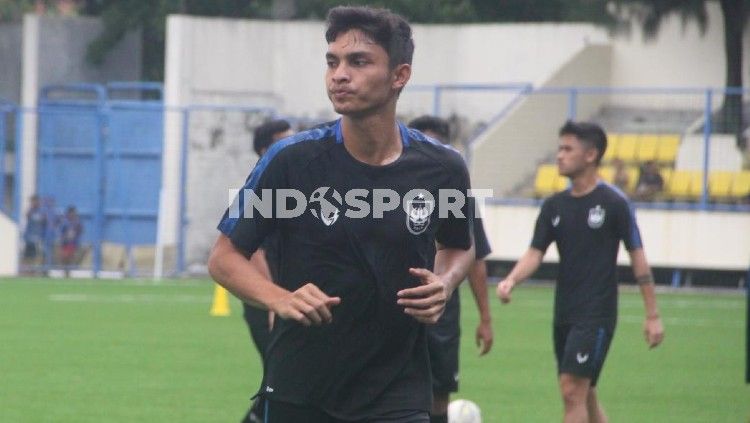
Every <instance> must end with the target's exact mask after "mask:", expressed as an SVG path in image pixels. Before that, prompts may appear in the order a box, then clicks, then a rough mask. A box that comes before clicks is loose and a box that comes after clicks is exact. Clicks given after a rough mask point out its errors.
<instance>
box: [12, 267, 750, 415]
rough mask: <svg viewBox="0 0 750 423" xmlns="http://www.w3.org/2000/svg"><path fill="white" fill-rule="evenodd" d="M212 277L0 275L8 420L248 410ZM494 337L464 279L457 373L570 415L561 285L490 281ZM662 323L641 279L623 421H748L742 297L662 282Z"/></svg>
mask: <svg viewBox="0 0 750 423" xmlns="http://www.w3.org/2000/svg"><path fill="white" fill-rule="evenodd" d="M212 294H213V286H212V285H211V284H210V283H209V282H208V281H205V280H204V281H200V280H184V281H170V282H164V283H161V284H155V283H152V282H140V281H131V280H121V281H84V280H48V279H22V278H13V279H3V280H0V422H76V423H83V422H126V421H129V422H202V423H203V422H238V421H239V420H240V418H241V417H242V415H243V414H244V412H245V410H246V407H247V405H248V398H249V396H250V393H251V391H253V390H254V389H255V388H256V387H257V385H258V381H259V378H260V366H259V362H258V358H257V354H256V352H255V350H254V349H253V347H252V346H251V343H250V338H249V336H248V333H247V329H246V328H245V325H244V322H243V321H242V318H241V307H240V304H239V302H238V301H236V300H232V304H231V306H232V315H231V316H230V317H223V318H222V317H210V316H209V315H208V310H209V308H210V304H211V299H212ZM491 300H492V301H491V303H492V312H493V322H494V331H495V345H494V348H493V350H492V351H491V353H490V354H489V355H488V356H486V357H481V358H480V357H478V356H477V350H476V347H475V345H474V328H475V324H476V319H477V313H476V310H475V308H474V305H473V298H472V296H471V294H470V293H469V291H468V289H467V287H466V286H464V287H462V303H463V309H462V327H463V338H462V350H461V386H460V389H461V390H460V392H459V393H458V394H457V395H455V396H454V398H468V399H471V400H473V401H475V402H476V403H478V404H479V406H480V407H481V409H482V413H483V417H484V421H485V422H552V421H560V420H561V416H562V414H561V413H562V411H561V410H562V407H561V404H560V400H559V397H558V392H557V386H556V376H555V370H554V359H553V355H552V347H551V325H550V319H551V312H552V289H551V288H549V287H541V286H531V285H529V286H522V287H521V288H519V289H518V290H517V291H516V293H515V294H514V300H513V303H512V304H511V305H509V306H502V307H501V306H500V304H499V302H498V301H497V300H496V299H495V297H494V292H493V295H491ZM659 301H660V306H661V311H662V316H663V318H664V321H665V326H666V340H665V343H664V345H663V346H662V347H660V348H658V349H655V350H651V351H649V350H648V349H647V347H646V344H645V342H644V341H643V336H642V333H641V325H642V315H643V307H642V305H641V300H640V296H639V295H638V294H637V293H636V292H631V291H630V290H627V292H624V293H622V295H621V297H620V320H619V324H618V327H617V333H616V335H615V340H614V343H613V345H612V348H611V350H610V354H609V357H608V359H607V364H606V366H605V368H604V372H603V374H602V378H601V380H600V388H599V394H600V398H601V399H602V402H603V404H604V406H605V409H606V410H607V413H608V414H609V415H610V418H611V420H612V421H613V422H748V418H750V387H748V386H747V385H745V384H744V366H745V357H744V354H745V301H746V299H745V297H744V296H743V295H739V294H730V295H728V294H707V293H700V294H696V293H664V294H660V295H659Z"/></svg>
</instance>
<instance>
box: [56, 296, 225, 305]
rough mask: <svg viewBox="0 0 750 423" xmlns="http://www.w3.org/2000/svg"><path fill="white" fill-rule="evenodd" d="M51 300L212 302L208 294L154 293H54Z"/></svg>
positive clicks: (89, 301) (80, 301)
mask: <svg viewBox="0 0 750 423" xmlns="http://www.w3.org/2000/svg"><path fill="white" fill-rule="evenodd" d="M49 300H50V301H56V302H73V303H191V304H210V303H211V296H207V295H153V294H119V295H98V294H52V295H50V296H49Z"/></svg>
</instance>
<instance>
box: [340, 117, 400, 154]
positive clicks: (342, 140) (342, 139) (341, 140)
mask: <svg viewBox="0 0 750 423" xmlns="http://www.w3.org/2000/svg"><path fill="white" fill-rule="evenodd" d="M397 124H398V131H399V133H400V134H401V143H402V144H403V145H404V147H408V146H409V142H410V141H409V132H408V129H407V128H406V126H405V125H404V124H403V123H401V122H397ZM333 132H334V134H336V144H341V143H343V142H344V135H342V134H341V119H339V120H337V121H336V123H335V124H334V125H333Z"/></svg>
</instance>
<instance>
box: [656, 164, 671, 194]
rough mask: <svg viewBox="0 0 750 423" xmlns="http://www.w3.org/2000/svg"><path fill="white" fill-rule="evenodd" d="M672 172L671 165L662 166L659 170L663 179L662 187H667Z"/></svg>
mask: <svg viewBox="0 0 750 423" xmlns="http://www.w3.org/2000/svg"><path fill="white" fill-rule="evenodd" d="M672 172H673V171H672V168H671V167H663V168H661V169H660V170H659V173H660V174H661V178H662V179H664V189H667V187H668V186H669V181H670V180H671V179H672Z"/></svg>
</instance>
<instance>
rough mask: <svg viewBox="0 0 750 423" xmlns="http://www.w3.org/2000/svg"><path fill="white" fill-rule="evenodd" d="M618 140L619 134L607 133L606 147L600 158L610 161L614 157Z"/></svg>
mask: <svg viewBox="0 0 750 423" xmlns="http://www.w3.org/2000/svg"><path fill="white" fill-rule="evenodd" d="M619 141H620V134H607V149H606V150H605V151H604V156H603V157H602V160H603V161H605V162H609V161H612V159H614V158H615V152H616V151H617V144H618V143H619Z"/></svg>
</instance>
